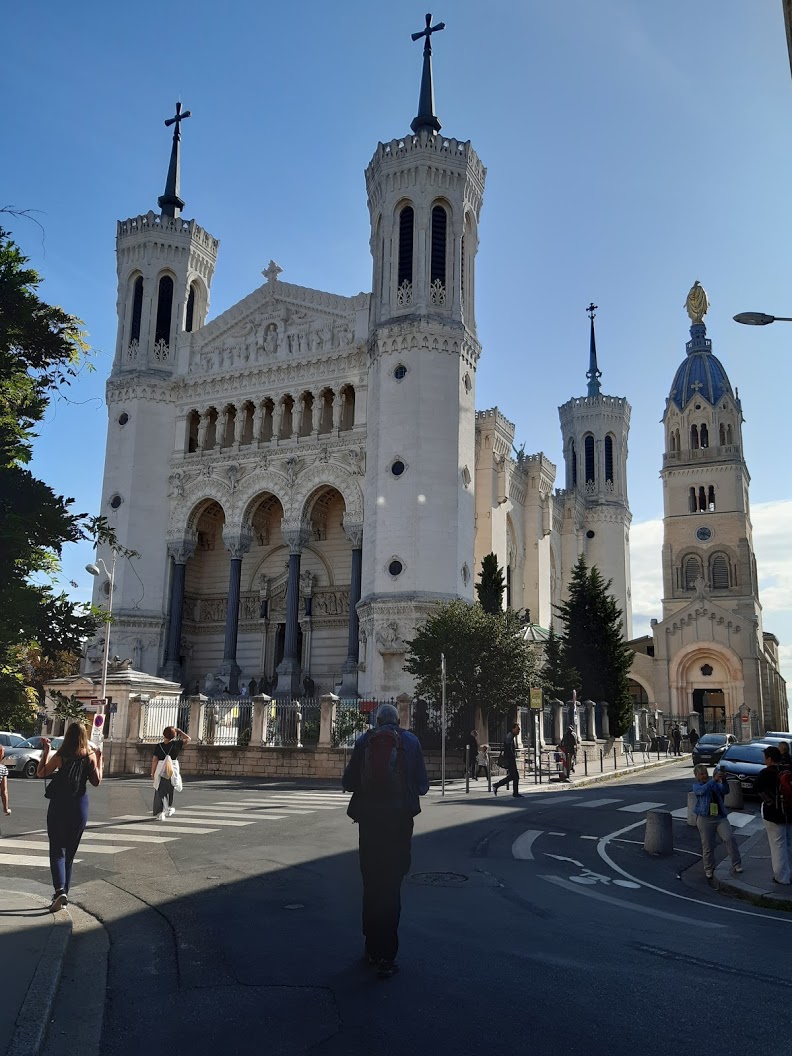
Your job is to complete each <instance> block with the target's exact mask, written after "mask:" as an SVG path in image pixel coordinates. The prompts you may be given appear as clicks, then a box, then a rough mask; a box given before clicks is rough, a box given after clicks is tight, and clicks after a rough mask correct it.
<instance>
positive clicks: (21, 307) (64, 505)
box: [0, 229, 115, 712]
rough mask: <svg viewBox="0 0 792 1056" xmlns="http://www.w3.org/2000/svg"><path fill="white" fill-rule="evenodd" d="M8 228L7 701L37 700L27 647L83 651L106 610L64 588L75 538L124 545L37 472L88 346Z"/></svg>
mask: <svg viewBox="0 0 792 1056" xmlns="http://www.w3.org/2000/svg"><path fill="white" fill-rule="evenodd" d="M27 265H28V260H27V258H26V257H24V256H23V255H22V253H21V252H20V250H19V248H18V247H17V246H16V245H15V243H14V242H13V241H12V240H11V238H10V237H9V235H8V233H7V232H6V231H3V230H2V229H0V593H1V594H2V599H3V604H2V606H0V702H2V707H3V708H7V709H10V710H11V711H12V712H13V710H14V709H15V708H23V707H24V706H25V704H26V701H27V700H28V694H27V693H26V691H25V689H26V687H25V672H24V668H23V667H21V666H20V663H21V654H20V653H19V651H18V650H19V649H20V647H23V646H29V645H31V644H32V643H35V648H36V649H37V650H38V653H39V655H40V657H41V658H42V660H43V661H46V662H56V661H57V657H58V656H59V655H60V654H62V653H63V652H64V651H67V652H72V653H78V652H79V651H80V647H81V643H82V641H83V640H84V639H85V638H87V637H89V636H90V635H92V634H93V633H94V630H95V627H96V621H97V615H98V614H97V613H96V612H95V611H92V610H91V608H90V606H87V605H83V604H79V603H76V602H73V601H71V600H70V598H69V597H68V595H67V594H66V593H65V592H64V591H63V590H61V589H59V586H58V582H57V573H58V571H59V567H60V565H59V562H60V555H61V551H62V548H63V546H64V544H65V543H74V542H78V541H79V540H81V539H91V540H93V541H94V542H107V543H110V544H111V545H113V544H115V536H114V535H113V533H112V530H111V529H110V528H109V526H108V525H107V522H106V520H105V519H104V518H99V517H90V516H89V515H87V514H80V513H75V512H74V511H73V510H72V506H73V502H74V500H73V499H70V498H67V497H64V496H63V495H58V494H57V493H56V492H55V491H53V489H52V488H51V487H50V486H49V485H48V484H46V483H44V481H41V480H38V479H37V478H36V477H35V476H33V474H32V473H31V472H30V470H29V468H28V465H29V463H30V460H31V455H32V444H33V440H34V438H35V436H36V431H35V430H36V427H37V425H38V423H40V422H41V421H42V420H43V418H44V415H45V413H46V410H47V406H48V404H49V402H50V401H51V400H52V399H53V398H55V397H60V396H62V395H63V393H64V391H65V390H66V388H67V387H68V386H69V385H70V384H71V382H72V381H73V380H74V379H75V378H76V377H77V374H78V371H79V369H80V363H81V360H82V359H83V357H84V355H85V353H86V351H87V347H88V346H87V345H86V343H85V335H84V333H83V330H82V323H81V322H80V320H79V319H77V318H75V317H74V316H72V315H69V314H68V313H67V312H64V311H63V309H61V308H58V307H55V306H53V305H49V304H47V303H46V302H45V301H43V300H42V299H41V298H40V297H39V294H38V288H39V286H40V284H41V281H42V280H41V278H40V276H39V275H38V274H37V273H36V272H35V271H34V270H32V269H31V268H29V267H28V266H27Z"/></svg>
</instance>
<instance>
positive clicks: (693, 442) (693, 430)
mask: <svg viewBox="0 0 792 1056" xmlns="http://www.w3.org/2000/svg"><path fill="white" fill-rule="evenodd" d="M698 446H699V432H698V426H697V425H691V427H690V447H691V449H692V450H693V451H698Z"/></svg>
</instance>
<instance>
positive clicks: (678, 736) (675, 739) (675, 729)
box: [671, 722, 682, 755]
mask: <svg viewBox="0 0 792 1056" xmlns="http://www.w3.org/2000/svg"><path fill="white" fill-rule="evenodd" d="M671 744H672V745H673V748H674V755H681V754H682V747H681V745H682V731H681V730H680V728H679V724H678V723H676V722H675V723H674V725H673V726H672V727H671Z"/></svg>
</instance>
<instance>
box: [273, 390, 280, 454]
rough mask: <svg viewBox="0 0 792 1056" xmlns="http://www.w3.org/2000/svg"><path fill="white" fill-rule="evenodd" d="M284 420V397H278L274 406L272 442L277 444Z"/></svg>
mask: <svg viewBox="0 0 792 1056" xmlns="http://www.w3.org/2000/svg"><path fill="white" fill-rule="evenodd" d="M282 421H283V397H282V396H281V397H280V398H278V399H276V400H275V401H274V402H273V407H272V443H273V444H277V442H278V439H279V437H280V431H281V422H282Z"/></svg>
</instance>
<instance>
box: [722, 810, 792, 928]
mask: <svg viewBox="0 0 792 1056" xmlns="http://www.w3.org/2000/svg"><path fill="white" fill-rule="evenodd" d="M741 854H742V864H743V872H742V873H740V874H739V875H737V876H733V875H732V873H731V862H730V861H729V859H728V858H724V860H723V861H722V862H721V863H720V865H719V866H717V868H716V869H715V877H714V880H715V884H716V886H717V887H718V889H719V890H720V891H727V892H728V893H729V894H731V895H735V896H736V897H737V898H742V899H745V901H746V902H753V904H754V905H756V906H763V907H764V908H766V909H780V910H790V911H792V886H789V887H787V886H784V885H780V884H774V883H773V869H772V866H771V864H770V847H769V845H768V843H767V833H766V832H765V831H764V829H761V830H760V831H759V832H757V833H755V834H754V835H753V836H750V837H749V838H748V839H747V840H746V841H745V843H744V844H743V845H742V847H741Z"/></svg>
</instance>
